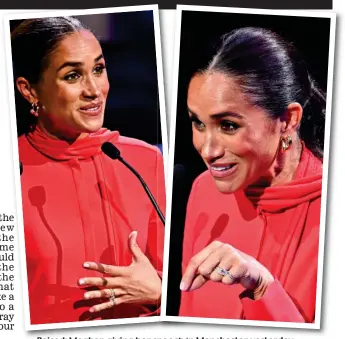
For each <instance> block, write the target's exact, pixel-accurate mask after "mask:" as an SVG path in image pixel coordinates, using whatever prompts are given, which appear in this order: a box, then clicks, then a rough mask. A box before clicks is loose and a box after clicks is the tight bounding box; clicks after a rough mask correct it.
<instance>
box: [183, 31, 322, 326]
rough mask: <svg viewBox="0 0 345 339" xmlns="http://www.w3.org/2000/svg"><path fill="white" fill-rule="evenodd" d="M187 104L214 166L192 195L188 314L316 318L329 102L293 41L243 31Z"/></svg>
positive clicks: (198, 143) (195, 83)
mask: <svg viewBox="0 0 345 339" xmlns="http://www.w3.org/2000/svg"><path fill="white" fill-rule="evenodd" d="M187 104H188V111H189V116H190V119H191V122H192V128H193V143H194V146H195V148H196V149H197V151H198V152H199V154H200V156H201V157H202V159H203V160H204V162H205V164H206V166H207V167H208V170H207V171H206V172H204V173H202V174H201V175H200V176H199V177H198V178H197V179H196V180H195V182H194V184H193V188H192V191H191V194H190V197H189V202H188V207H187V216H186V223H185V232H184V246H183V277H182V281H181V285H180V289H181V290H182V291H183V292H182V297H181V298H182V299H181V305H180V312H179V315H180V316H193V317H204V318H228V319H249V320H271V321H282V322H314V317H315V304H316V286H317V269H318V249H319V228H320V208H321V183H322V157H323V138H324V117H325V116H324V108H325V95H324V94H323V93H322V91H321V90H319V89H318V87H317V86H316V84H315V82H314V81H313V80H312V78H311V76H310V74H309V72H308V70H307V67H306V64H305V63H304V61H303V60H302V59H301V58H300V56H299V55H298V53H297V51H296V49H295V48H294V47H293V46H292V45H290V44H289V43H287V42H285V41H283V40H282V39H281V38H280V37H279V36H277V35H276V34H274V33H273V32H271V31H268V30H265V29H260V28H242V29H238V30H235V31H232V32H230V33H228V34H227V35H226V36H224V37H223V39H222V43H221V46H220V48H219V50H218V51H217V53H216V54H215V55H214V57H213V58H212V60H211V61H210V63H209V64H208V66H207V67H206V68H204V69H202V70H199V71H198V72H197V73H195V74H194V76H193V77H192V79H191V81H190V84H189V89H188V103H187ZM210 300H212V302H211V303H210V302H209V301H210Z"/></svg>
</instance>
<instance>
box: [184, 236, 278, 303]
mask: <svg viewBox="0 0 345 339" xmlns="http://www.w3.org/2000/svg"><path fill="white" fill-rule="evenodd" d="M208 280H212V281H216V282H222V283H224V284H227V285H232V284H236V283H239V284H241V285H242V286H243V287H245V288H246V289H247V290H250V291H252V292H253V296H252V297H253V298H254V299H255V300H257V299H260V298H261V297H262V296H263V294H264V293H265V291H266V288H267V287H268V286H269V285H270V284H271V283H272V282H273V281H274V278H273V276H272V274H271V273H270V272H269V271H268V270H267V269H266V268H265V267H264V266H263V265H261V264H260V263H259V262H258V261H257V260H256V259H254V258H253V257H251V256H249V255H247V254H245V253H243V252H241V251H239V250H237V249H236V248H234V247H232V246H231V245H229V244H225V243H222V242H220V241H213V242H212V243H211V244H210V245H208V246H207V247H205V248H204V249H203V250H202V251H200V252H199V253H197V254H196V255H195V256H194V257H193V258H192V259H191V260H190V262H189V264H188V266H187V268H186V270H185V272H184V275H183V277H182V280H181V285H180V289H181V290H183V291H192V290H195V289H197V288H200V287H201V286H203V285H204V284H205V283H206V282H207V281H208Z"/></svg>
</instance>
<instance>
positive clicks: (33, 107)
mask: <svg viewBox="0 0 345 339" xmlns="http://www.w3.org/2000/svg"><path fill="white" fill-rule="evenodd" d="M38 109H39V107H38V103H36V102H33V103H32V104H31V110H30V113H31V114H32V115H33V116H35V117H36V118H37V117H38Z"/></svg>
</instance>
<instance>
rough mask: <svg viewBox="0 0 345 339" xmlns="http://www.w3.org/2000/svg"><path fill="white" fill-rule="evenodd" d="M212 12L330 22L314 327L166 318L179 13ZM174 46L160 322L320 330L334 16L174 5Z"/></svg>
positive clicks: (175, 317)
mask: <svg viewBox="0 0 345 339" xmlns="http://www.w3.org/2000/svg"><path fill="white" fill-rule="evenodd" d="M183 11H193V12H214V13H229V14H257V15H276V16H295V17H315V18H317V17H318V18H328V19H330V36H329V57H328V73H327V101H326V119H325V120H326V121H325V141H324V158H323V173H322V195H321V216H320V238H319V252H318V276H317V291H316V313H315V321H314V323H295V322H291V323H290V322H276V321H254V320H242V319H240V320H236V319H223V318H222V319H216V318H198V317H179V316H169V315H166V306H167V305H166V302H167V293H168V290H167V286H168V269H169V267H168V266H169V247H170V246H169V245H170V230H171V212H172V188H173V169H174V151H175V134H176V118H177V94H178V74H179V61H180V60H179V56H180V39H181V23H182V12H183ZM175 22H176V26H175V32H176V33H175V34H176V35H175V46H174V48H175V49H174V59H173V70H172V71H173V77H172V79H173V84H172V98H171V107H170V124H169V125H170V131H169V132H170V133H169V153H170V156H169V163H168V181H167V191H166V192H167V219H166V225H165V237H164V239H165V243H164V264H163V267H164V270H163V289H162V312H161V317H162V320H163V321H168V322H184V323H202V324H226V325H241V326H260V327H261V326H262V327H283V328H301V329H316V330H318V329H320V328H321V296H322V280H323V279H322V277H323V262H324V242H325V239H324V238H325V224H326V208H327V183H328V166H329V153H330V150H329V146H330V127H331V108H332V89H333V68H334V54H335V23H336V14H335V12H334V11H327V12H326V11H319V10H262V9H246V8H230V7H213V6H189V5H177V7H176V14H175Z"/></svg>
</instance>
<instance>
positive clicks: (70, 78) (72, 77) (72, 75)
mask: <svg viewBox="0 0 345 339" xmlns="http://www.w3.org/2000/svg"><path fill="white" fill-rule="evenodd" d="M79 78H80V75H79V74H78V73H77V72H71V73H68V74H67V75H65V76H64V80H66V81H68V82H74V81H77V80H78V79H79Z"/></svg>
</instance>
